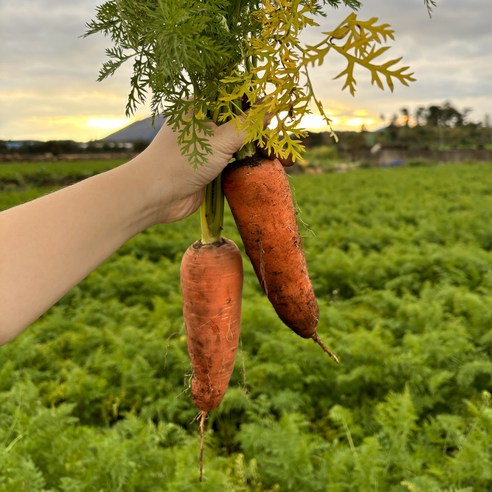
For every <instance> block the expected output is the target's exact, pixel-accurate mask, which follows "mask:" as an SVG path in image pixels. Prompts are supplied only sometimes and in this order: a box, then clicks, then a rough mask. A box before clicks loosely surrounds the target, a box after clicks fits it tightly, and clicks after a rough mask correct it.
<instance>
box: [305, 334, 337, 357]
mask: <svg viewBox="0 0 492 492" xmlns="http://www.w3.org/2000/svg"><path fill="white" fill-rule="evenodd" d="M311 338H312V339H313V341H314V343H317V344H318V345H319V346H320V347H321V348H322V349H323V352H325V353H327V354H328V355H329V356H330V357H331V358H332V359H333V360H334V361H335V362H336V363H337V364H340V359H339V358H338V355H337V354H335V352H333V351H331V350H330V349H329V348H328V347H327V346H326V345H325V343H324V342H323V340H321V338H320V336H319V335H318V332H314V334H313V336H312V337H311Z"/></svg>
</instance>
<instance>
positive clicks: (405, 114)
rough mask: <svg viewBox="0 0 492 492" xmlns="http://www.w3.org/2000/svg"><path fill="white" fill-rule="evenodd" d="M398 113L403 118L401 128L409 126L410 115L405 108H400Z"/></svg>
mask: <svg viewBox="0 0 492 492" xmlns="http://www.w3.org/2000/svg"><path fill="white" fill-rule="evenodd" d="M400 113H401V114H402V116H403V126H409V123H410V113H409V111H408V109H407V108H401V109H400Z"/></svg>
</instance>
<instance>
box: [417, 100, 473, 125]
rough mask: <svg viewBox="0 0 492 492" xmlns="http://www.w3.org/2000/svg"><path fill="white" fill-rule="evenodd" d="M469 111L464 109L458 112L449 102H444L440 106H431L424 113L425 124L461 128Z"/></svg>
mask: <svg viewBox="0 0 492 492" xmlns="http://www.w3.org/2000/svg"><path fill="white" fill-rule="evenodd" d="M470 111H471V110H470V109H465V110H464V111H463V112H460V111H458V110H457V109H456V108H455V107H453V106H452V105H451V103H449V102H445V103H444V104H443V105H442V106H437V105H431V106H429V107H428V108H427V109H426V110H425V112H424V117H425V124H426V125H429V126H446V127H456V126H463V125H464V124H465V120H466V117H467V115H468V113H469V112H470Z"/></svg>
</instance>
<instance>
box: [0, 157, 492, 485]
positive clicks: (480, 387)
mask: <svg viewBox="0 0 492 492" xmlns="http://www.w3.org/2000/svg"><path fill="white" fill-rule="evenodd" d="M116 164H118V163H117V162H115V163H112V164H109V167H110V166H111V165H116ZM43 166H44V168H43V172H42V173H41V174H42V176H43V179H42V180H41V181H40V180H39V179H40V178H32V176H36V175H38V176H39V174H40V173H39V170H36V167H35V165H24V164H16V165H9V166H6V165H0V190H2V191H0V209H4V208H7V207H10V206H13V205H15V204H17V203H21V202H23V201H26V200H30V199H33V198H35V197H36V196H39V195H42V194H44V193H46V192H49V191H52V190H54V189H56V188H57V187H58V186H60V185H61V184H66V183H67V182H68V180H76V179H80V178H83V177H86V176H89V175H91V174H94V173H96V172H99V171H101V170H103V169H106V168H107V167H106V166H108V163H106V164H105V165H104V166H103V167H97V166H96V167H94V165H92V164H91V163H90V162H86V163H70V164H69V163H65V166H63V165H57V166H56V167H50V165H49V164H43ZM76 166H78V167H77V172H74V174H70V173H71V172H72V171H70V172H69V171H68V170H69V169H72V168H73V167H76ZM36 171H38V172H37V174H36ZM63 173H65V174H68V175H69V176H71V177H69V178H67V179H66V180H63V179H61V178H60V176H61V175H64V174H63ZM30 176H31V177H30ZM36 179H38V180H37V181H36ZM290 182H291V184H292V186H293V188H294V190H295V199H296V203H297V204H298V207H299V224H300V228H301V232H302V236H303V244H304V247H305V251H306V257H307V261H308V265H309V270H310V274H311V278H312V281H313V285H314V289H315V291H316V294H317V296H318V301H319V306H320V322H319V327H318V330H319V334H320V336H321V337H322V338H323V339H324V340H325V341H326V343H327V345H329V346H330V347H331V348H332V349H333V350H334V351H335V352H336V353H337V354H338V356H339V357H340V359H341V364H340V365H339V366H337V365H336V364H335V363H333V361H332V360H330V359H329V358H328V357H327V356H326V354H324V353H323V352H322V351H321V350H320V349H319V347H317V346H316V345H315V344H314V343H312V342H311V341H309V340H302V339H301V338H299V337H297V336H296V335H295V334H293V333H292V332H291V331H290V330H289V329H287V328H286V327H285V326H284V325H283V324H282V323H281V322H280V321H279V320H278V318H277V316H276V314H275V312H274V311H273V308H272V307H271V305H270V304H269V302H268V300H267V299H266V298H265V296H264V294H263V292H262V291H261V289H260V287H259V286H258V282H257V280H256V277H255V274H254V272H253V269H252V268H251V266H250V264H249V262H248V261H246V259H245V261H244V266H245V284H244V294H243V314H242V316H243V320H242V328H241V330H242V331H241V341H240V346H239V352H238V356H237V361H236V367H235V371H234V374H233V377H232V380H231V383H230V387H229V390H228V392H227V394H226V396H225V398H224V401H223V402H222V404H221V406H220V407H219V408H218V409H216V410H214V411H212V412H211V413H210V415H209V418H208V422H207V435H206V452H205V463H204V478H203V483H201V484H200V483H199V481H198V455H199V446H200V439H199V424H198V422H197V421H196V417H197V410H196V408H195V407H194V406H193V403H192V401H191V398H190V377H191V367H190V362H189V359H188V355H187V351H186V337H185V330H184V325H183V318H182V311H181V309H182V305H181V296H180V290H179V268H180V261H181V257H182V254H183V253H184V251H185V250H186V248H187V247H188V245H189V244H191V243H192V242H193V241H194V240H195V239H196V237H197V235H198V233H199V217H198V215H197V214H196V215H194V216H192V217H189V218H188V219H186V220H185V221H183V222H180V223H176V224H168V225H163V226H157V227H154V228H152V229H149V230H147V231H146V232H144V233H142V234H140V235H139V236H137V237H135V238H133V239H132V240H131V241H129V242H128V243H127V244H126V245H124V246H123V247H122V248H121V249H120V250H119V251H118V252H117V253H115V254H114V255H113V256H112V257H111V258H109V259H108V260H107V261H106V262H105V263H104V264H102V265H101V266H100V267H99V268H98V269H97V270H95V271H94V272H93V273H92V274H91V275H90V276H89V277H88V278H87V279H85V280H84V281H83V282H82V283H81V284H80V285H78V286H77V287H76V288H74V289H73V290H72V291H71V292H70V293H69V294H67V295H66V296H65V297H64V298H63V299H62V300H61V301H60V302H59V303H58V304H57V305H56V306H54V307H53V308H52V309H51V310H50V311H49V312H47V313H46V314H45V315H44V316H43V317H42V318H41V319H39V320H38V321H37V322H36V323H34V325H33V326H32V327H30V328H29V329H28V330H27V331H26V332H24V334H22V335H21V336H20V337H18V338H17V339H16V340H15V341H13V342H11V343H9V344H7V345H5V346H3V347H0V492H20V491H29V492H41V491H43V492H48V491H49V492H55V491H56V492H76V491H77V492H79V491H81V492H82V491H84V492H94V491H110V492H116V491H125V492H127V491H128V492H133V491H135V492H137V491H138V492H157V491H173V492H174V491H175V492H183V491H194V490H207V491H217V492H221V491H233V492H236V491H238V492H239V491H253V492H271V491H272V492H273V491H279V492H284V491H285V492H288V491H303V492H311V491H312V492H318V491H319V492H324V491H329V492H348V491H354V492H366V491H367V492H371V491H378V492H399V491H402V492H404V491H411V492H485V491H490V490H492V396H491V391H492V165H491V164H472V163H469V164H454V165H431V166H429V165H427V166H424V167H411V166H401V167H398V168H388V169H359V170H354V171H350V172H347V173H327V174H320V175H317V174H316V175H314V174H313V175H308V174H306V175H296V176H291V177H290ZM224 234H225V235H226V236H227V237H230V238H231V239H233V240H234V241H235V242H236V243H237V244H238V245H239V246H240V248H242V244H241V240H240V238H239V236H238V234H237V232H236V228H235V226H234V222H233V219H232V217H231V215H230V213H229V211H228V210H226V217H225V227H224ZM59 260H60V262H63V258H60V259H59ZM0 322H1V314H0Z"/></svg>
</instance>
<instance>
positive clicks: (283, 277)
mask: <svg viewBox="0 0 492 492" xmlns="http://www.w3.org/2000/svg"><path fill="white" fill-rule="evenodd" d="M222 179H223V190H224V194H225V196H226V199H227V201H228V203H229V206H230V208H231V211H232V214H233V216H234V219H235V221H236V225H237V228H238V230H239V233H240V235H241V239H242V240H243V244H244V248H245V250H246V253H247V255H248V256H249V258H250V260H251V263H252V265H253V268H254V270H255V273H256V276H257V277H258V280H259V282H260V284H261V287H262V288H263V290H264V292H265V294H266V295H267V297H268V299H269V300H270V302H271V303H272V305H273V307H274V308H275V311H276V312H277V314H278V316H279V318H280V319H281V320H282V321H283V322H284V323H285V324H286V325H287V326H288V327H289V328H291V329H292V330H293V331H294V332H295V333H297V334H298V335H299V336H301V337H303V338H312V339H313V340H314V341H315V342H316V343H318V344H319V345H320V346H321V347H322V348H323V350H324V351H325V352H326V353H328V354H329V355H330V357H332V358H333V359H334V360H335V361H336V362H339V360H338V357H337V356H336V355H335V354H334V353H333V352H332V351H331V350H330V349H328V348H327V347H326V346H325V345H324V343H323V342H322V341H321V339H320V338H319V335H318V333H317V326H318V318H319V309H318V303H317V301H316V297H315V294H314V291H313V287H312V284H311V280H310V278H309V273H308V268H307V263H306V257H305V254H304V250H303V247H302V243H301V237H300V234H299V228H298V226H297V220H296V213H295V208H294V204H293V200H292V194H291V189H290V186H289V182H288V178H287V175H286V173H285V171H284V168H283V165H282V163H281V162H280V161H279V160H278V159H273V160H272V159H267V158H264V157H261V156H258V155H255V156H253V157H249V158H246V159H244V160H240V161H238V162H235V163H232V164H229V166H228V167H227V168H226V169H225V171H224V173H223V178H222Z"/></svg>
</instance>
